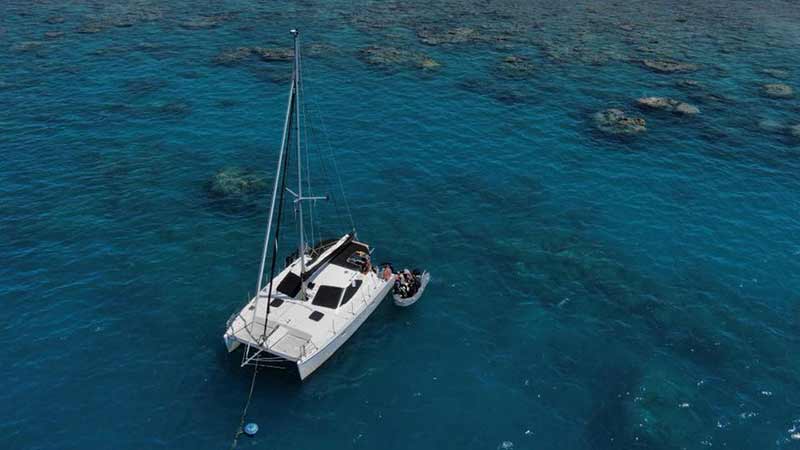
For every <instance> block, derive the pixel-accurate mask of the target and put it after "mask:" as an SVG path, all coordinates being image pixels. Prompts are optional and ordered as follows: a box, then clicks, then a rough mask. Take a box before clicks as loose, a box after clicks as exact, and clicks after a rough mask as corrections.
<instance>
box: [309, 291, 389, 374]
mask: <svg viewBox="0 0 800 450" xmlns="http://www.w3.org/2000/svg"><path fill="white" fill-rule="evenodd" d="M391 288H392V283H390V282H388V283H385V284H384V286H383V287H382V288H381V290H380V291H378V292H377V295H376V296H375V297H374V298H373V299H372V303H371V304H369V306H367V309H366V310H365V311H363V312H362V313H360V314H359V315H358V317H356V318H355V319H353V321H352V322H350V324H349V325H348V326H347V328H345V329H344V330H342V331H341V332H339V333H338V334H337V335H336V337H335V338H333V339H332V340H331V341H330V342H329V343H328V344H327V345H326V346H325V347H323V348H322V349H320V350H319V351H318V352H316V353H315V354H314V355H313V356H311V357H310V358H308V359H307V360H305V361H298V362H297V372H298V374H299V375H300V379H301V380H304V379H306V377H308V376H309V375H311V374H312V373H314V371H315V370H317V369H318V368H319V367H320V366H321V365H322V364H323V363H324V362H325V361H327V360H328V359H329V358H330V357H331V356H333V354H334V353H336V350H338V349H339V347H341V346H342V345H343V344H344V343H345V342H347V340H348V339H350V336H352V335H353V334H354V333H355V332H356V331H357V330H358V329H359V327H361V324H363V323H364V322H365V321H366V320H367V317H369V316H371V315H372V313H373V312H374V311H375V309H376V308H377V307H378V306H379V305H380V304H381V302H382V301H383V299H384V298H385V297H386V295H387V294H388V293H389V291H390V290H391Z"/></svg>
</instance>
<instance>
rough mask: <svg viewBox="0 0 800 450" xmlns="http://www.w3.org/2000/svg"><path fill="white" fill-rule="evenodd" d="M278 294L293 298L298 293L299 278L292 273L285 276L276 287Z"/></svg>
mask: <svg viewBox="0 0 800 450" xmlns="http://www.w3.org/2000/svg"><path fill="white" fill-rule="evenodd" d="M278 292H280V293H281V294H285V295H288V296H289V297H292V298H294V297H295V296H297V293H298V292H300V276H299V275H296V274H294V273H292V272H289V273H287V274H286V276H285V277H283V280H282V281H281V282H280V284H279V285H278Z"/></svg>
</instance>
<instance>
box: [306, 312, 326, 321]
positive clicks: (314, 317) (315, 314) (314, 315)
mask: <svg viewBox="0 0 800 450" xmlns="http://www.w3.org/2000/svg"><path fill="white" fill-rule="evenodd" d="M323 317H325V314H323V313H321V312H319V311H314V312H312V313H311V314H310V315H309V316H308V318H309V319H311V320H313V321H314V322H319V320H320V319H322V318H323Z"/></svg>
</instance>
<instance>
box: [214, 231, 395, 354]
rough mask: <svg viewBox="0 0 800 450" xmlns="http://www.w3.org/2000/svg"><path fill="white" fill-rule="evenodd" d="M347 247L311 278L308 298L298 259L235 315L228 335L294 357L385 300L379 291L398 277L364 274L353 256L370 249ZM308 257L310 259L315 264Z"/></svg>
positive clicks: (323, 342)
mask: <svg viewBox="0 0 800 450" xmlns="http://www.w3.org/2000/svg"><path fill="white" fill-rule="evenodd" d="M343 249H344V250H343V251H342V252H341V253H339V254H338V255H336V256H335V257H334V258H332V259H331V260H330V261H328V262H326V263H324V264H323V265H322V266H321V267H320V268H319V269H318V270H317V271H316V272H315V273H314V274H313V275H311V276H310V277H308V278H307V280H306V284H307V286H308V287H307V290H306V293H305V299H303V298H302V297H303V294H302V293H301V292H300V278H301V276H300V260H299V259H297V260H295V261H294V262H293V263H292V264H291V265H290V266H288V267H287V268H286V269H284V270H283V271H282V272H281V273H279V274H278V275H277V276H276V277H275V280H274V286H273V289H272V295H269V294H270V291H269V289H270V286H269V285H267V286H266V287H265V288H264V289H262V291H261V293H260V301H258V302H256V298H253V299H252V300H250V302H249V303H248V304H247V305H246V306H245V307H244V308H243V309H242V310H241V312H240V313H239V314H237V315H236V316H234V318H233V319H232V321H231V322H230V326H229V328H228V332H227V333H226V335H230V337H232V338H233V339H235V340H236V341H238V342H240V343H244V344H248V345H250V346H254V347H257V348H259V349H261V350H264V351H266V352H268V353H271V354H273V355H276V356H280V357H282V358H285V359H288V360H292V361H302V360H303V359H305V358H308V357H310V356H311V355H313V354H314V353H316V352H317V351H319V350H320V349H322V348H324V347H325V345H326V344H327V343H328V342H329V341H331V339H333V338H334V337H335V336H336V335H337V333H338V332H340V331H342V330H344V329H345V328H347V326H348V325H349V324H350V323H351V322H353V320H354V319H355V318H356V317H357V316H359V314H360V313H361V312H363V311H364V310H365V309H367V308H368V307H369V306H370V305H371V304H372V303H373V302H375V301H380V300H382V298H377V296H378V294H379V293H380V292H385V289H384V288H385V287H386V284H387V283H391V282H392V280H389V281H388V282H387V281H384V280H383V279H381V278H380V277H379V276H378V275H377V274H376V273H374V272H372V271H370V272H368V273H366V274H365V273H362V272H360V271H359V270H357V268H358V266H357V265H355V264H352V258H350V257H351V256H352V255H353V254H356V253H357V252H368V248H367V247H366V245H364V244H361V243H358V242H349V243H346V244H344V246H343ZM305 258H306V261H305V263H306V264H309V263H311V259H310V258H309V257H308V256H305ZM348 261H350V262H348ZM268 298H270V299H271V300H270V302H269V304H270V306H269V312H267V299H268ZM267 317H268V319H267Z"/></svg>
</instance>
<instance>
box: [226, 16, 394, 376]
mask: <svg viewBox="0 0 800 450" xmlns="http://www.w3.org/2000/svg"><path fill="white" fill-rule="evenodd" d="M291 33H292V36H293V37H294V59H293V68H292V81H291V88H290V89H289V101H288V105H287V107H286V119H285V121H284V127H283V137H282V140H281V147H280V152H279V155H278V165H277V169H276V173H275V181H274V185H273V189H272V200H271V203H270V207H269V217H268V220H267V230H266V234H265V237H264V247H263V251H262V253H261V263H260V266H259V270H258V284H257V286H256V295H255V297H253V298H252V299H251V300H250V301H248V302H247V304H246V305H245V306H244V307H243V308H242V309H241V310H240V311H237V312H235V313H234V314H233V315H232V316H231V318H230V319H229V320H228V323H227V330H226V331H225V334H224V336H223V338H224V341H225V345H226V347H227V349H228V351H229V352H232V351H234V350H236V349H237V348H238V347H240V346H244V350H243V352H242V363H241V365H242V367H244V366H246V365H256V366H268V367H286V366H287V365H288V366H290V367H291V366H296V368H297V373H298V374H299V376H300V379H301V380H302V379H305V378H306V377H308V376H309V375H311V374H312V373H313V372H314V371H315V370H316V369H317V368H319V367H320V366H321V365H322V364H323V363H324V362H325V361H326V360H328V358H330V357H331V356H332V355H333V354H334V353H335V352H336V350H337V349H339V347H341V346H342V344H344V343H345V342H346V341H347V340H348V339H349V338H350V336H352V335H353V333H355V332H356V330H358V328H359V327H360V326H361V324H363V323H364V321H365V320H366V319H367V318H368V317H369V316H370V315H371V314H372V312H373V311H375V308H377V307H378V305H380V303H381V301H382V300H383V299H384V297H386V295H387V294H388V293H389V291H390V290H391V289H392V287H393V285H394V278H395V275H394V274H392V273H391V272H390V271H389V272H386V273H383V274H380V275H379V274H378V271H377V270H376V268H375V267H374V266H373V265H372V263H371V250H370V247H369V245H368V244H367V243H365V242H362V241H359V240H357V238H356V235H355V231H354V230H352V231H350V232H348V233H346V234H344V235H342V236H341V237H338V238H334V239H327V240H320V242H319V243H317V244H316V245H312V246H309V245H307V240H306V236H307V235H306V230H305V229H304V217H303V205H304V204H306V203H308V204H309V207H311V205H313V204H314V203H315V202H316V201H319V200H325V199H327V197H316V196H313V195H305V194H304V191H303V187H304V186H303V184H304V180H303V177H304V175H307V172H306V171H307V168H304V162H305V161H306V160H304V156H303V147H302V146H301V142H300V137H301V136H302V135H303V134H302V133H301V128H300V127H301V123H302V122H301V110H302V109H303V108H301V99H300V95H301V93H302V92H303V89H302V86H303V85H302V77H301V65H300V63H301V59H300V40H299V33H298V32H297V30H292V31H291ZM292 129H294V131H295V133H294V136H292ZM292 144H294V146H295V147H296V157H295V159H296V160H297V161H296V165H297V180H296V181H297V186H296V191H294V190H292V189H290V188H288V187H287V186H286V181H287V175H288V173H287V170H288V168H289V165H290V164H289V160H290V156H291V154H292V153H295V152H294V149H292V148H291V147H292ZM287 192H288V193H289V194H290V195H291V196H292V197H294V202H293V203H294V207H295V212H296V218H297V220H296V223H297V226H298V235H299V243H298V245H297V251H296V253H294V254H293V255H292V256H290V257H289V258H287V260H286V266H285V268H283V269H282V270H281V271H280V272H279V273H277V274H276V273H275V271H276V267H275V266H276V260H277V256H278V251H279V249H278V242H279V239H278V238H279V234H280V228H281V216H282V213H283V206H284V194H285V193H287ZM276 209H277V211H276ZM348 209H349V208H348ZM353 228H355V227H353ZM311 234H312V235H313V229H312V232H311ZM312 238H313V236H312ZM270 249H271V264H270V268H269V278H268V280H269V281H268V282H266V283H264V275H265V274H264V270H265V267H266V262H267V257H268V255H269V254H270V251H269V250H270ZM265 284H266V285H265Z"/></svg>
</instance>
